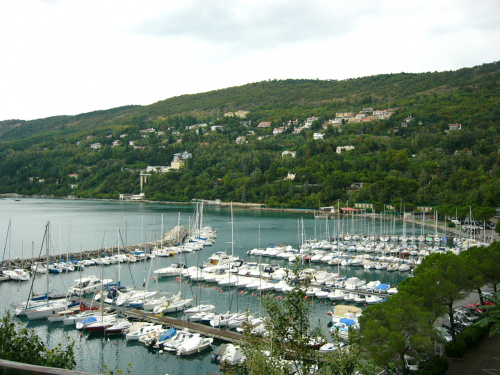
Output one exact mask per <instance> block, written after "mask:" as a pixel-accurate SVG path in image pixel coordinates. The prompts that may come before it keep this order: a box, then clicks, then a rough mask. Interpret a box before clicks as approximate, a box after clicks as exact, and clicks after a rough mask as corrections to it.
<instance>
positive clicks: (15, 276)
mask: <svg viewBox="0 0 500 375" xmlns="http://www.w3.org/2000/svg"><path fill="white" fill-rule="evenodd" d="M2 273H3V275H4V276H8V277H9V279H11V280H15V281H28V280H29V279H30V274H29V272H28V271H26V270H24V269H22V268H14V269H12V270H3V271H2Z"/></svg>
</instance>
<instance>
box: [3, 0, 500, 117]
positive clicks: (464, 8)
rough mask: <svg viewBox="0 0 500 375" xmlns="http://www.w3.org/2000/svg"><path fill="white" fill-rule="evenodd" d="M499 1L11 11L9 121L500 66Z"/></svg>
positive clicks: (111, 4) (112, 1) (249, 1)
mask: <svg viewBox="0 0 500 375" xmlns="http://www.w3.org/2000/svg"><path fill="white" fill-rule="evenodd" d="M499 4H500V3H499V2H498V1H497V0H482V1H481V2H479V3H474V2H472V1H468V0H457V1H449V0H446V1H435V0H433V1H431V0H423V1H419V2H405V1H397V0H380V1H376V2H374V1H370V0H354V1H340V0H331V1H330V0H312V1H299V0H266V1H255V0H232V1H229V0H210V1H206V0H183V1H181V0H175V1H174V0H170V1H161V0H158V1H153V0H151V1H145V2H140V3H139V2H135V1H130V0H121V1H119V0H109V1H104V2H103V1H97V0H88V1H85V2H76V1H71V0H53V1H50V0H47V1H36V0H27V1H23V2H19V1H16V0H4V1H2V2H0V50H1V51H2V59H1V60H0V82H1V87H0V120H2V119H9V118H21V119H32V118H40V117H47V116H51V115H59V114H77V113H82V112H88V111H92V110H97V109H106V108H112V107H116V106H121V105H128V104H150V103H153V102H156V101H158V100H163V99H166V98H168V97H171V96H176V95H181V94H186V93H197V92H204V91H208V90H213V89H218V88H224V87H229V86H235V85H241V84H245V83H248V82H256V81H261V80H266V79H273V78H320V79H344V78H350V77H360V76H366V75H374V74H381V73H391V72H393V73H397V72H402V71H405V72H423V71H440V70H451V69H459V68H461V67H468V66H474V65H479V64H482V63H487V62H492V61H495V60H498V55H499V52H500V51H499V47H498V46H499V45H500V22H499V21H500V12H499V10H500V9H499V8H500V5H499Z"/></svg>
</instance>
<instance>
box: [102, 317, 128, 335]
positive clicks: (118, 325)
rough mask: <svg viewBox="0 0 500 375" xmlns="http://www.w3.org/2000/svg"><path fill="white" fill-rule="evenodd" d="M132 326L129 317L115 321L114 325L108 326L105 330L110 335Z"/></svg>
mask: <svg viewBox="0 0 500 375" xmlns="http://www.w3.org/2000/svg"><path fill="white" fill-rule="evenodd" d="M130 327H132V323H131V322H129V321H128V320H127V319H120V320H117V321H116V322H115V324H113V325H112V326H109V327H107V328H106V329H105V330H104V332H105V333H106V334H108V335H112V334H118V333H123V331H124V330H126V329H128V328H130Z"/></svg>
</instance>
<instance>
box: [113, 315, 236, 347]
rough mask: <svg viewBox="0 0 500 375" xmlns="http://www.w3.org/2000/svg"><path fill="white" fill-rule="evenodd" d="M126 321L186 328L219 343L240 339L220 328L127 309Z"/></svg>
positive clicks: (233, 333)
mask: <svg viewBox="0 0 500 375" xmlns="http://www.w3.org/2000/svg"><path fill="white" fill-rule="evenodd" d="M122 315H124V316H125V317H126V318H128V319H135V320H141V321H147V322H151V323H155V324H162V325H165V326H168V327H171V328H175V329H184V328H187V329H188V330H189V331H190V332H195V333H199V334H201V335H203V336H206V337H213V338H216V339H218V340H221V341H226V342H237V341H240V340H241V339H242V335H241V334H240V333H238V332H232V331H227V330H224V329H221V328H214V327H211V326H207V325H204V324H199V323H193V322H190V321H187V320H183V319H176V318H172V317H169V316H166V315H157V314H154V313H151V312H147V311H143V310H137V309H127V310H124V311H122Z"/></svg>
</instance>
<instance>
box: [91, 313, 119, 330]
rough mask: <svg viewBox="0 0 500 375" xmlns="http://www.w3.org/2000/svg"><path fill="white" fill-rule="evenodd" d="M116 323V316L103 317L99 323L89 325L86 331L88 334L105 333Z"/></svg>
mask: <svg viewBox="0 0 500 375" xmlns="http://www.w3.org/2000/svg"><path fill="white" fill-rule="evenodd" d="M115 323H116V315H103V316H101V318H100V319H99V320H98V321H97V322H93V323H90V324H88V325H87V326H86V327H85V330H87V331H88V332H104V331H105V330H106V329H107V328H109V327H111V326H113V325H114V324H115Z"/></svg>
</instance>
